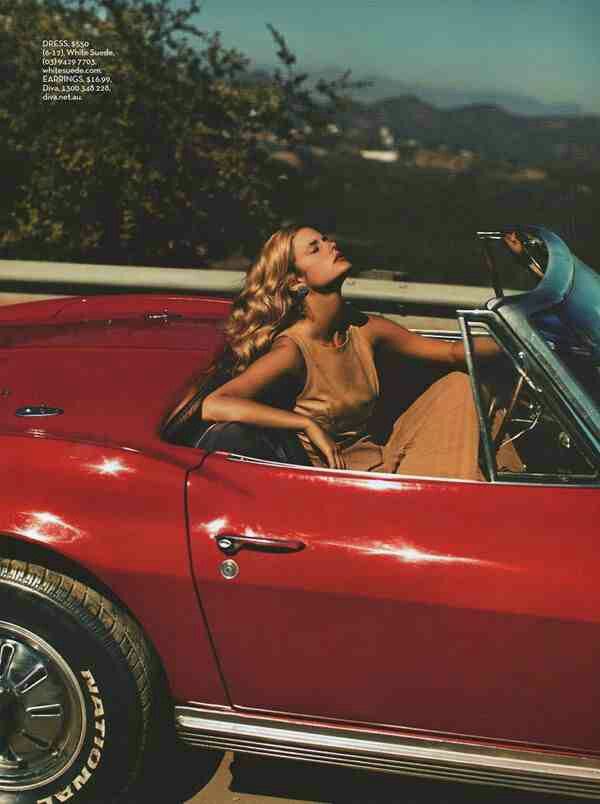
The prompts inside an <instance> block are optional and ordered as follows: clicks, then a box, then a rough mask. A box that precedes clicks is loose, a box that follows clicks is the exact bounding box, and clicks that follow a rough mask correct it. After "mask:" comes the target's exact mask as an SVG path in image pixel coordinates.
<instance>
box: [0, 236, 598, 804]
mask: <svg viewBox="0 0 600 804" xmlns="http://www.w3.org/2000/svg"><path fill="white" fill-rule="evenodd" d="M511 231H512V227H511ZM502 235H503V233H502V232H482V233H479V236H480V239H481V240H482V242H483V244H484V246H485V248H486V253H487V255H488V261H489V262H490V264H491V265H492V266H493V265H494V262H493V251H494V247H495V246H499V247H502ZM522 243H523V245H524V249H523V253H522V254H521V255H520V257H521V258H523V255H526V259H525V260H524V262H525V263H526V264H527V265H525V266H524V267H523V270H524V271H526V270H527V267H529V268H531V271H530V272H529V273H530V274H531V280H532V281H531V287H530V289H529V290H526V291H523V292H520V293H516V294H514V293H513V294H506V295H505V294H504V293H503V291H502V288H501V287H500V284H499V281H498V279H497V278H495V279H494V284H495V289H496V296H495V298H494V299H492V300H491V301H489V302H488V303H487V304H486V305H485V306H484V307H483V308H482V309H478V310H468V311H462V312H461V311H459V312H458V319H459V323H460V333H459V332H458V331H457V332H455V333H452V332H441V333H440V332H433V331H432V332H429V333H428V334H429V335H430V336H431V337H448V338H452V337H462V338H463V339H464V342H465V345H466V351H467V357H468V361H467V362H468V369H469V373H470V376H471V381H472V387H473V393H474V397H475V400H476V404H477V409H478V413H479V418H480V424H481V468H482V472H483V474H484V476H485V480H483V481H481V482H471V481H463V480H458V479H457V480H453V479H447V480H446V479H436V478H428V477H410V476H403V475H389V474H378V473H368V472H357V471H347V470H335V469H329V468H318V467H313V466H309V465H308V462H307V460H306V456H305V455H304V454H303V452H302V450H301V448H300V447H299V444H298V443H297V441H296V440H295V436H293V435H292V434H289V433H287V434H282V433H281V432H280V433H275V432H266V431H265V432H260V431H258V430H257V429H253V428H249V427H247V426H246V427H243V426H241V425H238V424H235V423H230V424H227V425H223V424H219V425H213V426H209V425H207V424H206V423H204V422H202V421H201V419H200V416H199V414H198V409H199V406H200V404H201V398H202V391H199V392H198V393H196V394H191V395H190V394H189V393H187V389H188V388H189V387H190V383H191V382H192V381H193V382H198V380H199V379H201V377H202V373H203V372H206V371H207V370H208V367H209V365H210V364H211V363H212V361H213V360H214V358H215V356H216V355H217V354H218V352H219V350H220V349H221V348H222V346H223V334H222V333H223V322H224V318H225V317H226V315H227V312H228V309H229V304H230V302H229V301H227V300H225V299H217V298H209V297H207V298H199V297H187V298H186V297H172V296H157V295H138V296H136V295H122V296H118V295H117V296H96V297H89V298H83V297H77V298H65V299H54V300H51V301H42V302H35V303H28V304H20V305H14V306H12V307H6V308H4V309H2V310H1V311H0V365H1V369H2V371H1V380H0V446H1V451H2V456H3V460H2V469H1V472H2V481H1V482H2V486H1V487H2V496H1V499H0V800H1V801H2V802H3V804H5V803H6V804H29V803H30V802H35V804H55V802H62V801H67V800H73V801H74V802H104V803H106V802H108V801H109V800H113V798H115V799H116V798H118V800H122V801H127V800H128V799H127V790H128V789H130V788H131V785H132V784H133V783H134V780H135V779H136V777H137V776H139V775H140V774H141V773H142V772H143V768H144V763H146V762H148V761H149V759H151V757H152V751H153V745H154V742H155V732H156V731H160V730H161V729H167V728H168V725H169V724H171V727H172V724H173V721H174V723H175V729H176V732H177V737H178V739H179V740H182V741H184V742H185V743H188V744H191V745H195V746H199V747H201V748H218V749H231V750H234V751H240V752H251V753H258V754H264V755H268V756H273V757H287V758H295V759H299V760H306V761H311V762H320V763H330V764H335V765H342V766H347V767H353V768H368V769H372V770H380V771H386V772H393V773H399V774H414V775H418V776H425V777H430V778H432V779H446V780H462V781H467V782H476V783H483V784H497V785H505V786H514V787H518V788H521V789H527V790H537V791H546V792H555V793H560V794H564V795H568V796H581V797H590V798H600V717H599V715H598V712H599V711H600V692H599V690H600V684H599V682H598V671H599V668H600V565H599V564H598V552H599V548H598V542H599V538H600V529H599V527H598V523H599V521H600V496H599V495H598V490H599V489H598V486H599V482H600V479H599V469H600V369H599V366H600V278H599V277H598V275H597V274H596V273H595V272H594V271H592V270H591V269H590V268H588V267H587V266H585V265H584V264H583V263H582V262H581V261H579V260H578V259H577V258H576V257H575V256H574V255H573V254H572V253H571V252H570V250H569V249H568V247H567V246H566V245H565V243H564V242H563V241H562V240H561V239H560V238H558V237H557V236H556V235H555V234H553V233H551V232H549V231H547V230H546V229H543V228H540V227H528V228H527V231H526V232H524V233H523V235H522ZM509 256H510V255H509ZM482 334H486V335H488V336H491V337H493V338H494V339H495V340H496V341H497V343H498V344H499V346H500V347H501V351H502V357H500V358H499V359H498V360H497V361H496V363H495V365H494V366H493V368H492V369H490V368H486V367H485V366H480V365H478V362H477V359H476V351H475V350H474V349H473V348H472V347H473V342H474V340H475V339H476V338H478V337H480V336H481V335H482ZM380 369H381V373H382V376H383V377H384V382H383V384H382V385H383V393H382V398H381V404H380V406H379V409H378V411H377V414H376V416H377V421H376V422H375V423H374V429H375V430H377V428H379V431H380V432H381V433H384V432H385V429H386V427H387V426H388V425H389V419H390V416H391V415H398V412H399V409H401V407H402V406H405V405H407V404H409V402H410V401H411V398H412V397H414V396H416V395H417V394H418V393H419V392H420V390H421V389H422V388H423V386H424V385H425V384H426V383H427V382H431V380H432V378H433V374H432V373H430V372H429V370H426V369H424V368H423V367H422V366H415V365H411V364H409V363H406V364H405V365H402V366H398V365H396V366H391V365H388V364H386V356H385V355H381V356H380ZM199 387H201V383H200V386H199ZM182 400H183V401H182ZM509 444H510V445H511V448H512V449H513V450H514V451H515V452H516V453H518V456H519V459H520V460H519V462H518V465H516V466H515V465H514V464H513V465H512V466H511V465H509V463H507V462H506V461H505V460H504V458H503V455H505V454H506V451H507V447H508V445H509ZM199 756H200V755H199Z"/></svg>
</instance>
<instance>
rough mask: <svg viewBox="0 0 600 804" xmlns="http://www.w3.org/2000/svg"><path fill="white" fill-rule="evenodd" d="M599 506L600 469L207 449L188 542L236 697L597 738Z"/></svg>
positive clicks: (378, 719)
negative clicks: (565, 482) (389, 468)
mask: <svg viewBox="0 0 600 804" xmlns="http://www.w3.org/2000/svg"><path fill="white" fill-rule="evenodd" d="M599 514H600V507H599V502H598V490H597V488H594V487H581V486H579V487H570V486H562V485H558V484H557V485H539V484H531V485H530V484H527V483H523V482H517V483H510V482H504V483H486V482H480V483H478V482H468V481H458V480H457V481H454V480H441V479H427V478H411V477H403V476H401V475H384V474H369V473H362V472H350V471H336V470H331V469H320V468H314V467H300V466H289V465H282V464H276V463H269V462H261V461H257V460H252V459H240V458H239V457H238V458H235V457H232V456H228V455H226V454H224V453H214V454H211V455H209V456H208V457H207V458H206V459H205V460H204V462H203V464H202V466H201V467H200V468H198V469H197V470H195V471H194V472H193V473H192V474H191V475H190V478H189V483H188V516H189V533H190V545H191V557H192V562H193V571H194V575H195V579H196V583H197V587H198V590H199V596H200V600H201V605H202V606H203V609H204V613H205V616H206V619H207V622H208V626H209V628H210V632H211V634H212V639H213V642H214V646H215V651H216V654H217V658H218V661H219V662H220V666H221V670H222V673H223V676H224V679H225V682H226V685H227V689H228V692H229V696H230V699H231V702H232V704H233V705H234V706H236V707H238V708H243V709H251V710H254V711H256V710H258V711H263V712H276V713H280V714H286V715H291V716H301V717H304V718H319V719H335V720H344V721H352V722H358V723H363V724H373V725H380V726H392V727H400V726H401V727H405V728H409V729H414V730H419V731H421V730H426V731H427V732H439V733H453V734H461V735H475V736H481V737H485V738H494V739H502V740H517V741H521V740H523V741H528V742H534V743H543V744H551V745H558V746H566V747H571V748H586V749H592V750H599V749H600V725H599V722H598V718H597V711H598V706H597V705H598V703H599V700H598V698H599V693H598V684H597V668H598V666H599V665H600V628H599V625H600V622H599V618H600V584H599V583H598V569H597V527H596V525H595V524H594V523H595V522H597V521H598V515H599ZM238 537H241V539H240V541H238V542H236V541H235V539H236V538H238ZM223 540H224V541H223ZM219 542H221V545H222V546H221V547H220V546H219ZM237 548H241V549H239V550H238V552H236V553H235V554H234V555H232V554H231V553H232V551H235V550H236V549H237ZM232 562H233V563H232ZM198 672H202V669H201V668H199V670H198Z"/></svg>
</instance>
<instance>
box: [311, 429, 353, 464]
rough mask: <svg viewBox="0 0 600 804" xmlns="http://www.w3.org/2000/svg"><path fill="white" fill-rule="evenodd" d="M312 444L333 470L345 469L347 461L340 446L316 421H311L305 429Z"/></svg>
mask: <svg viewBox="0 0 600 804" xmlns="http://www.w3.org/2000/svg"><path fill="white" fill-rule="evenodd" d="M304 432H305V433H306V436H307V438H308V439H309V440H310V442H311V444H313V446H315V447H316V448H317V449H318V450H319V452H321V453H322V454H323V456H324V458H325V460H326V461H327V465H328V466H329V467H330V468H331V469H345V468H346V461H345V460H344V456H343V455H342V452H341V450H340V448H339V447H338V445H337V444H336V443H335V441H334V440H333V439H332V438H331V436H330V435H329V434H328V433H326V432H325V430H323V428H322V427H321V426H320V425H318V424H317V423H316V422H315V421H310V422H309V423H308V424H307V425H306V427H305V428H304Z"/></svg>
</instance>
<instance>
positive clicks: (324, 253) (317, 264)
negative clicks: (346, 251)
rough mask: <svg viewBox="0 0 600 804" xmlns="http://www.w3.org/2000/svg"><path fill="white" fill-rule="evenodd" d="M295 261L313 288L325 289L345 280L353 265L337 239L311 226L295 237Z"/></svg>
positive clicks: (301, 274) (308, 284)
mask: <svg viewBox="0 0 600 804" xmlns="http://www.w3.org/2000/svg"><path fill="white" fill-rule="evenodd" d="M294 262H295V263H296V268H297V269H298V273H299V274H300V276H301V277H302V278H303V279H304V281H305V282H306V284H307V286H308V287H309V288H310V289H311V290H312V289H314V290H319V289H325V288H327V287H329V286H330V285H332V284H334V283H335V282H336V280H340V279H342V280H343V278H345V276H346V274H347V273H348V271H349V270H350V267H351V263H350V261H349V260H347V259H346V258H345V257H344V255H343V254H341V252H340V251H339V249H338V247H337V245H336V243H335V240H329V238H328V237H327V236H326V235H322V234H321V233H320V232H318V231H317V230H316V229H310V228H309V227H306V228H304V229H300V230H299V231H298V232H297V233H296V236H295V237H294Z"/></svg>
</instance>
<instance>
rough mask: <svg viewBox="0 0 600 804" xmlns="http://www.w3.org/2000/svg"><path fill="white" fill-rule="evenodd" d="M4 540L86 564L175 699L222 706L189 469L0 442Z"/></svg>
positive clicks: (53, 442) (54, 444)
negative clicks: (188, 521)
mask: <svg viewBox="0 0 600 804" xmlns="http://www.w3.org/2000/svg"><path fill="white" fill-rule="evenodd" d="M2 456H3V461H2V469H1V470H0V471H1V484H2V491H3V493H2V497H1V499H0V534H2V535H3V536H5V537H6V536H9V537H12V538H13V539H16V540H20V541H23V542H30V543H32V544H35V545H38V546H39V547H43V548H45V549H47V550H51V551H53V552H55V553H59V554H60V555H62V556H64V557H66V558H68V559H70V560H71V561H74V562H76V563H78V564H79V565H81V566H82V567H85V568H86V569H87V570H88V571H89V572H91V573H93V575H95V576H96V577H97V578H98V579H100V580H101V581H102V582H103V583H104V584H106V586H107V587H108V588H110V589H111V590H112V592H113V593H114V594H115V595H116V596H117V597H118V598H119V599H120V600H121V601H122V602H123V603H124V604H125V605H126V606H128V607H129V609H130V610H131V611H132V612H133V613H134V615H135V617H136V618H137V619H138V621H139V622H140V623H141V624H142V626H143V628H144V629H145V631H146V633H147V634H148V636H149V637H150V639H151V640H152V643H153V644H154V646H155V647H156V649H157V650H158V653H159V655H160V657H161V659H162V661H163V663H164V666H165V669H166V671H167V675H168V678H169V682H170V685H171V688H172V691H173V694H174V696H175V697H176V698H177V699H178V700H190V699H194V698H198V697H200V698H201V699H202V700H206V701H207V702H213V703H225V702H226V698H225V696H224V692H223V687H222V684H221V680H220V677H219V674H218V672H217V669H216V667H215V661H214V655H213V652H212V649H211V646H210V642H209V639H208V634H207V631H206V627H205V624H204V621H203V618H202V614H201V610H200V608H199V606H198V599H197V595H196V590H195V588H194V584H193V581H192V578H191V574H190V565H189V556H188V544H187V536H186V525H185V517H184V486H185V470H184V469H183V468H182V467H180V466H177V465H173V464H169V463H167V462H165V461H158V460H156V459H154V458H150V457H148V456H145V455H142V454H140V453H137V452H135V451H131V450H123V449H120V450H115V449H111V448H107V447H99V446H97V445H94V444H85V443H84V444H79V443H72V442H70V441H67V440H59V439H52V438H47V437H46V438H33V437H22V436H13V437H8V436H7V437H4V438H3V439H2Z"/></svg>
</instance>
